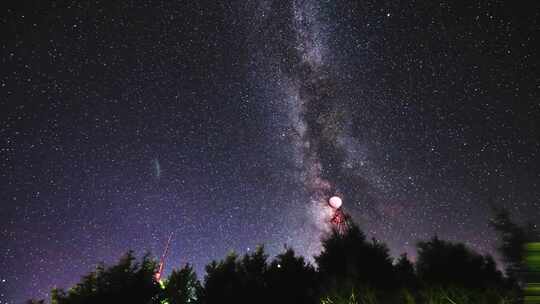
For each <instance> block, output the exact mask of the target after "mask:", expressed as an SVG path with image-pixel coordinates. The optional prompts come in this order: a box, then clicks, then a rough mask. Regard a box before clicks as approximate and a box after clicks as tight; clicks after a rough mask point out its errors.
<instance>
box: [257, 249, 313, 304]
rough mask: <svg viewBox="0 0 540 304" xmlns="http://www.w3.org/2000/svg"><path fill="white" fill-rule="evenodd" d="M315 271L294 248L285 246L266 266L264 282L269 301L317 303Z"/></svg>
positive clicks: (286, 303)
mask: <svg viewBox="0 0 540 304" xmlns="http://www.w3.org/2000/svg"><path fill="white" fill-rule="evenodd" d="M316 275H317V273H316V271H315V269H314V268H313V266H311V265H310V264H308V263H306V262H305V260H304V258H303V257H301V256H295V253H294V250H293V249H291V248H287V247H286V248H285V252H284V253H281V254H279V255H278V256H277V257H276V258H275V260H274V261H272V263H271V264H270V266H269V267H268V271H267V274H266V282H267V284H268V285H267V286H268V292H269V299H270V301H269V302H270V303H284V304H288V303H290V304H308V303H317V302H318V301H317V299H318V297H317V296H318V295H317V277H316Z"/></svg>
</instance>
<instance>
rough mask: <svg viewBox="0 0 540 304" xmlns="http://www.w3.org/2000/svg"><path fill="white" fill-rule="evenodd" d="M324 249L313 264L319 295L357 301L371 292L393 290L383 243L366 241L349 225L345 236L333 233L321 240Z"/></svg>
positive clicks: (391, 272)
mask: <svg viewBox="0 0 540 304" xmlns="http://www.w3.org/2000/svg"><path fill="white" fill-rule="evenodd" d="M322 245H323V250H322V252H321V254H320V255H319V256H316V257H315V261H316V262H317V265H318V267H319V269H318V270H319V276H320V278H321V287H320V288H321V292H322V293H323V294H325V295H328V294H332V297H335V298H349V297H350V295H351V291H356V292H358V293H359V294H358V295H359V297H358V298H360V297H361V296H363V295H366V294H371V291H372V290H373V289H375V290H380V291H390V290H393V289H395V287H396V279H395V275H394V269H393V265H392V258H391V257H390V255H389V253H388V248H387V247H386V245H385V244H384V243H381V242H378V241H376V240H375V239H373V240H372V241H371V242H368V241H366V238H365V235H364V233H363V232H362V231H361V230H360V229H359V228H358V226H356V225H355V224H354V223H350V225H349V227H348V228H347V230H346V231H345V232H344V233H338V232H337V231H333V232H332V234H331V235H330V236H329V237H328V238H326V239H324V240H323V242H322Z"/></svg>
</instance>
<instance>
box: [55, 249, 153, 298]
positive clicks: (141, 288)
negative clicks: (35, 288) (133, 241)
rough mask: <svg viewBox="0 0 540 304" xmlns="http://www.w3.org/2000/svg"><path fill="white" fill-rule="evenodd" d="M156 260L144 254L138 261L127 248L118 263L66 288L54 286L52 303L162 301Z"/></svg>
mask: <svg viewBox="0 0 540 304" xmlns="http://www.w3.org/2000/svg"><path fill="white" fill-rule="evenodd" d="M155 269H156V262H155V261H154V260H152V259H151V258H150V257H149V255H145V256H144V257H143V258H142V261H141V262H136V258H135V256H134V255H133V253H132V252H128V253H127V254H126V255H125V256H124V257H122V258H121V259H120V261H119V262H118V264H116V265H114V266H111V267H105V266H104V265H99V266H98V267H97V269H96V270H95V271H93V272H91V273H90V274H88V275H86V276H84V277H83V278H82V281H81V282H80V283H78V284H77V285H75V286H74V287H73V288H71V289H70V290H68V291H67V292H66V291H64V290H61V289H54V290H53V292H52V301H51V302H52V303H53V304H86V303H88V304H90V303H141V304H149V303H159V297H158V296H157V295H158V294H159V290H160V288H159V285H158V284H157V283H156V282H155V280H154V272H155Z"/></svg>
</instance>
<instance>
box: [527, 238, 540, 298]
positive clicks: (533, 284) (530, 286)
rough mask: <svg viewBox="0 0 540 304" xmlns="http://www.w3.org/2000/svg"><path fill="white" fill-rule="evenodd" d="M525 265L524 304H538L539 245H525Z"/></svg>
mask: <svg viewBox="0 0 540 304" xmlns="http://www.w3.org/2000/svg"><path fill="white" fill-rule="evenodd" d="M525 263H526V266H527V274H526V286H525V303H526V304H538V303H540V243H538V242H537V243H528V244H526V245H525Z"/></svg>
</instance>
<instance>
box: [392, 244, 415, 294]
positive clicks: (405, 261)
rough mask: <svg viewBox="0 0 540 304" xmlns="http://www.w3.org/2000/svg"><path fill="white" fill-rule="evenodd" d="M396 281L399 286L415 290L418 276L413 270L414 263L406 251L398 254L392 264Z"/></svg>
mask: <svg viewBox="0 0 540 304" xmlns="http://www.w3.org/2000/svg"><path fill="white" fill-rule="evenodd" d="M394 270H395V276H396V281H397V284H398V286H399V287H401V288H405V289H409V290H416V289H417V288H418V278H417V277H416V272H415V270H414V264H413V263H412V262H411V261H409V258H408V257H407V254H406V253H403V254H401V255H400V257H399V259H398V260H397V262H396V264H395V265H394Z"/></svg>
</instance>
